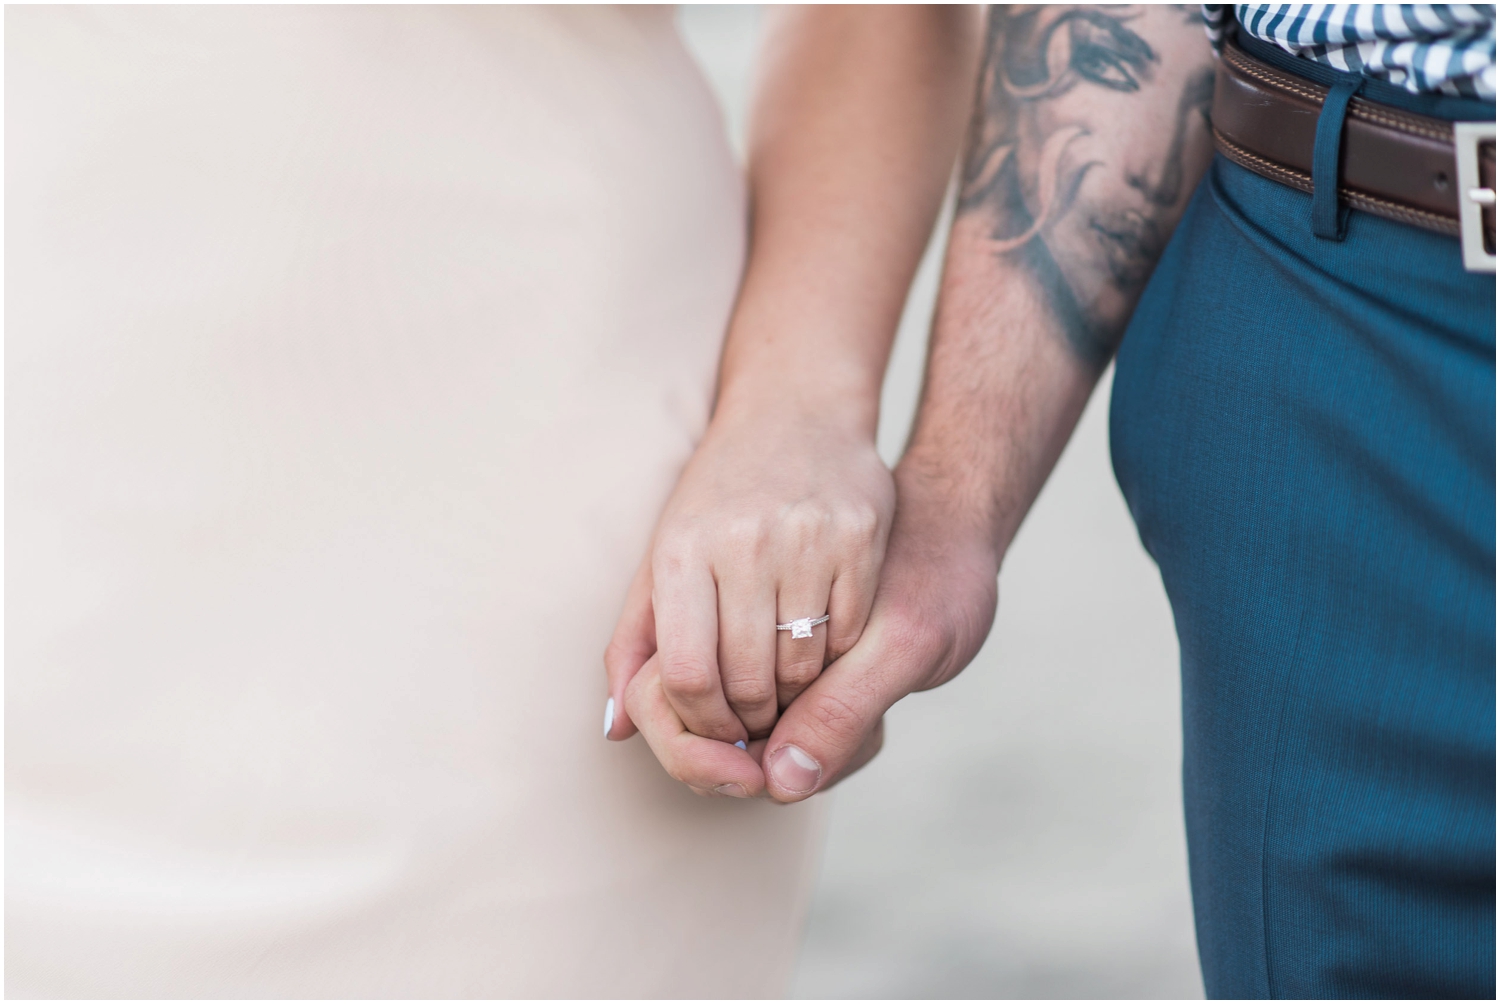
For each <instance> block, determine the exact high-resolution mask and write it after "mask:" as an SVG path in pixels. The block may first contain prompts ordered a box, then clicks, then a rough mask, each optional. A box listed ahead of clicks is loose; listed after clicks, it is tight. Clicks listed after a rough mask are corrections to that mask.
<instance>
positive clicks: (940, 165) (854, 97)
mask: <svg viewBox="0 0 1500 1004" xmlns="http://www.w3.org/2000/svg"><path fill="white" fill-rule="evenodd" d="M978 36H979V18H978V14H977V11H976V10H975V9H973V8H969V7H814V8H797V9H792V10H787V11H784V12H779V13H778V14H776V15H775V17H774V22H773V24H772V26H771V28H770V31H769V33H768V38H767V42H766V45H765V50H764V57H763V64H762V65H763V69H762V82H761V86H760V88H759V91H758V94H757V97H756V102H755V109H754V114H753V117H752V125H751V137H750V164H749V169H750V184H751V199H752V218H751V247H750V259H749V264H748V267H747V270H746V274H745V280H744V283H743V286H742V288H741V292H740V299H739V302H738V304H737V305H736V308H735V312H734V316H733V319H732V321H731V323H730V328H729V334H728V339H727V341H726V344H725V348H724V358H723V366H722V370H721V374H720V387H719V397H718V403H717V405H716V407H715V411H714V416H713V419H712V421H711V422H710V425H709V429H708V431H707V434H706V435H705V437H704V439H703V442H702V443H701V444H700V446H699V448H698V450H697V452H696V453H695V455H694V456H693V458H692V460H691V461H690V462H689V464H688V466H687V468H686V469H685V471H684V472H683V475H682V479H681V481H680V482H679V484H678V486H677V489H676V491H675V492H674V494H673V496H672V498H671V500H670V501H669V503H668V505H667V507H666V510H665V512H664V514H663V516H662V519H661V522H660V524H659V525H658V528H657V532H656V536H655V540H654V541H653V544H652V550H651V554H650V555H648V557H647V560H646V562H645V563H644V564H643V566H642V568H641V572H640V574H639V576H638V578H637V581H636V583H635V584H634V586H633V587H632V589H631V593H630V596H629V598H628V601H627V604H626V609H625V612H624V614H623V615H622V617H621V619H620V623H619V626H618V627H617V629H616V631H615V636H614V639H613V640H612V642H611V643H610V647H609V650H608V652H607V653H606V656H605V665H606V668H607V670H608V674H609V683H610V695H611V697H612V698H613V700H614V708H615V710H616V715H615V719H614V723H613V727H612V728H611V729H610V730H609V733H608V735H609V737H610V738H612V739H624V738H626V737H628V736H629V735H631V734H632V733H633V732H634V731H635V727H634V724H633V723H632V722H631V720H630V717H629V715H628V714H625V713H623V712H624V708H625V700H624V696H625V691H626V687H627V685H628V684H629V683H630V681H631V679H632V678H633V677H634V676H635V675H636V674H637V672H638V671H639V670H640V669H641V667H642V666H643V665H644V664H645V663H646V662H647V660H648V659H650V657H651V656H652V655H653V654H655V655H657V658H656V659H655V660H654V661H653V662H652V670H651V673H650V681H649V685H650V686H654V687H660V688H661V689H662V691H663V692H664V694H665V696H666V698H667V700H668V702H669V703H670V706H671V708H672V709H673V710H674V711H675V713H676V714H677V715H678V716H680V719H681V724H682V725H685V726H686V728H687V730H688V732H690V733H695V734H696V735H697V736H703V737H709V738H711V739H713V740H718V741H720V742H722V743H732V742H734V741H735V740H741V739H752V738H755V737H760V736H764V735H766V734H767V733H768V732H769V731H770V729H771V727H772V726H773V725H774V724H775V721H776V717H777V714H778V709H779V707H784V706H785V705H786V704H787V703H788V702H789V701H790V700H791V698H792V697H794V696H795V695H796V693H797V692H798V691H800V690H801V689H802V688H803V687H805V686H806V685H807V684H808V683H809V682H810V681H811V680H812V679H813V678H815V677H816V676H817V674H818V673H819V672H821V670H822V668H823V666H824V664H825V662H826V660H827V659H829V658H832V657H833V656H836V655H838V654H840V653H842V652H844V651H847V650H848V649H849V647H850V646H852V645H853V643H854V641H855V640H856V639H857V638H858V637H859V634H860V632H861V630H862V629H863V627H864V622H865V618H866V617H867V616H868V614H869V610H870V605H871V603H872V601H873V597H874V589H875V583H876V579H877V575H878V573H879V568H880V562H881V557H882V554H883V552H884V548H885V539H886V534H887V532H888V530H889V527H890V521H891V514H892V510H893V506H894V498H895V493H894V490H893V487H892V484H891V479H890V475H889V473H888V471H887V470H886V468H885V466H884V465H883V464H882V463H881V461H880V459H879V457H878V456H877V454H876V452H875V444H874V440H875V428H876V422H877V418H878V411H879V397H880V387H881V382H882V378H883V375H884V372H885V365H886V360H887V356H888V354H889V351H890V345H891V339H892V337H893V335H894V332H895V329H896V324H897V321H898V320H899V317H900V312H901V308H902V305H903V303H904V301H905V298H906V292H907V288H908V286H909V284H910V282H911V277H912V274H913V272H914V271H915V269H916V265H917V262H918V260H919V259H920V257H921V254H922V250H923V247H924V246H925V244H926V241H927V238H928V235H929V233H930V232H931V228H932V223H933V220H934V218H935V216H936V214H937V210H938V206H939V203H940V201H941V199H942V194H943V191H944V188H945V186H946V183H947V180H948V177H949V172H950V168H951V167H952V165H953V162H954V159H955V156H956V154H957V151H958V146H959V142H960V140H961V137H962V132H963V123H964V120H965V117H966V113H967V111H968V106H969V95H970V92H971V89H972V86H973V79H974V73H975V70H976V63H977V56H978ZM825 611H826V612H828V613H829V614H830V615H831V619H830V621H829V624H828V625H827V628H826V629H825V628H819V629H816V630H815V631H814V635H813V637H812V638H811V639H792V638H791V637H789V634H788V632H776V631H775V630H774V625H775V624H776V623H778V622H785V621H788V620H791V619H794V618H798V617H816V616H818V615H820V614H822V613H824V612H825ZM638 685H640V686H645V685H647V684H646V681H642V682H641V683H639V684H638ZM648 732H649V730H648ZM647 738H648V740H649V739H651V736H650V735H649V734H648V736H647ZM724 748H725V750H726V751H727V754H726V755H729V756H733V757H736V758H738V760H739V761H742V766H743V768H745V772H746V773H747V775H748V774H754V775H758V774H759V768H758V767H757V766H756V765H755V764H754V762H753V760H752V759H751V758H750V757H748V756H746V755H744V754H742V753H740V752H739V751H736V750H734V749H733V748H732V747H728V746H726V747H724ZM658 752H660V751H658ZM756 787H759V785H758V783H757V785H756Z"/></svg>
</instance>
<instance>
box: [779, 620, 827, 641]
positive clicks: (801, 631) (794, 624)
mask: <svg viewBox="0 0 1500 1004" xmlns="http://www.w3.org/2000/svg"><path fill="white" fill-rule="evenodd" d="M827 620H828V615H827V614H824V615H823V616H822V617H801V618H798V619H797V620H794V621H787V622H786V623H785V624H778V625H776V630H778V631H790V632H791V633H792V637H793V638H811V637H812V629H813V628H815V627H817V626H818V625H819V624H822V623H825V622H826V621H827Z"/></svg>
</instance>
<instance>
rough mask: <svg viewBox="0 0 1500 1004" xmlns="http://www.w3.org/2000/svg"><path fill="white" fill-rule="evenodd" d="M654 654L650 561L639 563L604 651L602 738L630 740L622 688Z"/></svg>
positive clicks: (631, 731) (632, 729) (631, 728)
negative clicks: (605, 695)
mask: <svg viewBox="0 0 1500 1004" xmlns="http://www.w3.org/2000/svg"><path fill="white" fill-rule="evenodd" d="M655 652H656V615H655V613H654V612H653V610H652V608H651V558H650V556H649V555H648V556H647V557H646V560H644V561H642V562H641V567H640V568H638V569H636V573H635V578H634V579H633V580H631V583H630V590H629V591H628V592H627V593H626V594H625V610H624V611H623V612H622V613H621V614H620V619H619V620H618V621H617V622H616V623H615V633H614V635H613V637H611V638H610V639H609V645H608V646H607V647H606V648H605V649H604V675H605V679H606V681H607V683H608V685H609V697H608V698H607V699H606V701H605V702H604V738H606V739H614V740H620V739H629V738H630V737H631V736H633V735H635V723H633V722H632V721H631V720H630V715H629V714H628V713H627V712H626V711H625V687H626V686H627V685H628V684H629V683H630V679H631V677H633V676H635V674H636V673H638V672H639V671H640V668H641V667H642V666H644V665H645V664H646V660H647V659H649V658H651V656H652V655H653V654H654V653H655Z"/></svg>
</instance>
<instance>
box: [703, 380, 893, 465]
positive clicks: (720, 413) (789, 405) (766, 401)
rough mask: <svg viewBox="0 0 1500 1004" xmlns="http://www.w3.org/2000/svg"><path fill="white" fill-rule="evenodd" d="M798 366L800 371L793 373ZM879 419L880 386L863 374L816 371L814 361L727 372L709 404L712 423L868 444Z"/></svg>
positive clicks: (872, 437)
mask: <svg viewBox="0 0 1500 1004" xmlns="http://www.w3.org/2000/svg"><path fill="white" fill-rule="evenodd" d="M799 366H801V369H802V372H798V371H797V370H798V368H799ZM879 419H880V384H879V382H878V381H877V380H875V379H872V378H870V377H868V376H863V377H861V376H860V375H857V374H844V375H843V377H842V379H841V378H840V375H839V374H836V373H829V372H826V371H824V372H820V371H819V370H818V367H817V363H816V361H815V360H808V361H807V362H806V363H799V362H798V361H797V360H788V362H787V365H785V366H784V367H778V368H775V369H773V368H771V367H769V366H767V367H763V368H761V370H760V371H759V372H756V373H754V374H740V375H738V376H737V377H735V378H733V379H730V378H728V377H727V376H726V378H725V380H724V383H723V385H722V386H721V387H720V389H719V395H718V401H717V402H716V403H715V405H714V413H713V420H712V423H711V425H712V427H715V428H734V427H743V426H751V425H753V426H755V427H757V428H760V429H762V430H764V431H765V433H766V434H768V435H774V434H776V433H777V432H778V431H784V432H786V433H789V434H793V435H795V434H798V433H799V431H805V432H807V433H808V434H817V435H824V436H826V435H834V436H837V437H841V438H848V439H849V440H851V441H855V442H860V443H864V444H868V445H871V446H873V445H874V442H875V432H876V427H877V425H878V423H879Z"/></svg>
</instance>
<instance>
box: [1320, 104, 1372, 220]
mask: <svg viewBox="0 0 1500 1004" xmlns="http://www.w3.org/2000/svg"><path fill="white" fill-rule="evenodd" d="M1363 86H1364V81H1363V80H1340V81H1339V82H1338V83H1337V84H1334V85H1333V87H1332V89H1331V90H1329V92H1328V97H1327V98H1326V99H1324V101H1323V111H1322V112H1321V113H1320V114H1319V115H1318V131H1317V134H1316V135H1315V137H1314V139H1313V157H1312V182H1313V209H1312V230H1313V233H1314V234H1316V235H1317V236H1319V237H1322V238H1325V239H1327V240H1331V241H1341V240H1343V239H1344V227H1343V224H1342V221H1341V220H1340V219H1339V145H1340V143H1342V141H1343V138H1344V112H1345V111H1346V110H1347V109H1348V107H1349V99H1350V98H1352V97H1354V95H1355V94H1356V93H1358V91H1359V89H1360V88H1361V87H1363Z"/></svg>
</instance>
